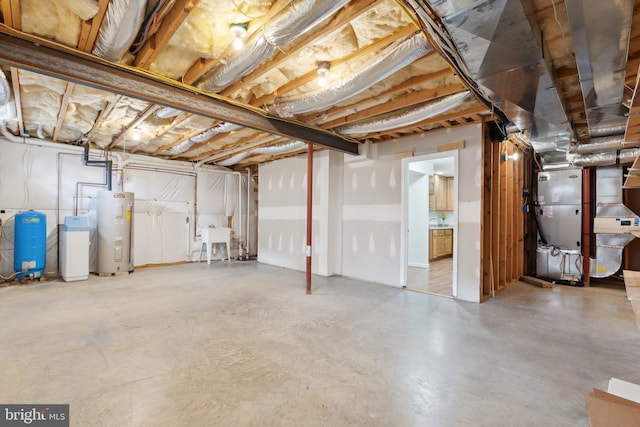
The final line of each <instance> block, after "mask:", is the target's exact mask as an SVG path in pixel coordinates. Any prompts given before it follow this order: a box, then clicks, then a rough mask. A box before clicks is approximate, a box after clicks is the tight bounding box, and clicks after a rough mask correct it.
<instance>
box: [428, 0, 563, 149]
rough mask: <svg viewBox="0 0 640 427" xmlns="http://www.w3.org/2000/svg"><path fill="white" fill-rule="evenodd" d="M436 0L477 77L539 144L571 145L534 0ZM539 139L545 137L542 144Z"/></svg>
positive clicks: (547, 146)
mask: <svg viewBox="0 0 640 427" xmlns="http://www.w3.org/2000/svg"><path fill="white" fill-rule="evenodd" d="M430 3H431V5H432V6H433V8H435V9H436V10H437V11H438V12H439V13H440V15H442V16H443V22H444V24H445V26H446V29H447V30H448V32H449V34H450V35H451V37H452V38H453V40H454V42H455V45H456V47H457V49H458V51H459V53H460V55H461V56H462V58H463V60H464V62H465V64H466V66H467V69H468V71H469V74H470V76H471V78H472V79H473V80H474V81H475V82H477V84H478V86H479V87H480V88H481V89H482V90H483V91H484V92H485V93H486V95H487V96H488V97H489V99H491V101H492V102H493V103H494V104H495V105H496V106H497V107H498V108H499V109H500V110H502V112H504V114H505V115H506V116H507V117H508V118H509V120H511V121H512V122H513V123H514V124H515V125H516V126H517V127H518V128H519V129H520V130H522V131H523V132H525V134H526V135H527V136H528V137H529V139H530V140H531V142H532V145H533V146H534V149H535V150H538V149H542V150H557V149H558V148H559V147H561V146H564V145H566V146H567V147H568V141H570V140H571V139H572V135H573V130H572V129H571V125H570V123H569V121H568V119H567V115H566V112H565V110H564V108H563V106H562V103H561V101H560V97H559V95H558V91H557V89H556V87H555V84H554V81H553V79H552V78H551V74H550V72H549V69H550V67H549V66H548V65H547V63H546V62H545V57H544V55H543V52H542V49H541V48H540V46H539V44H538V42H537V37H538V34H539V30H538V29H537V23H536V21H535V13H534V12H535V10H534V8H533V7H532V6H531V4H530V1H528V0H522V1H515V0H479V1H473V0H431V1H430ZM530 17H531V18H530ZM536 141H540V142H541V144H539V146H538V147H536V145H535V142H536ZM563 141H567V144H565V143H564V142H563Z"/></svg>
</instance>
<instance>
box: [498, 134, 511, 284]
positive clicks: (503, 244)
mask: <svg viewBox="0 0 640 427" xmlns="http://www.w3.org/2000/svg"><path fill="white" fill-rule="evenodd" d="M499 146H500V157H498V162H499V164H500V165H499V167H500V178H499V182H500V190H499V194H500V202H499V205H500V210H499V211H498V224H499V225H500V236H499V238H498V240H497V243H498V246H499V247H500V254H499V256H498V266H499V270H498V272H499V278H498V288H499V289H501V290H502V289H503V288H504V287H505V286H506V285H507V256H508V255H507V250H508V247H509V245H508V244H507V229H508V228H507V226H508V223H507V167H506V164H505V162H504V161H503V160H502V157H503V155H504V154H505V153H506V152H505V144H504V143H501V144H499Z"/></svg>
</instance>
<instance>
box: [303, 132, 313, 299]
mask: <svg viewBox="0 0 640 427" xmlns="http://www.w3.org/2000/svg"><path fill="white" fill-rule="evenodd" d="M312 208H313V144H312V143H310V142H309V143H307V247H306V248H305V250H306V254H307V295H311V225H312V220H313V218H312V211H313V209H312Z"/></svg>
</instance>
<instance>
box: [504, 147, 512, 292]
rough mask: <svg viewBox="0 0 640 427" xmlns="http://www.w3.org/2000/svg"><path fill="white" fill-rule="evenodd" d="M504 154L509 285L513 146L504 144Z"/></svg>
mask: <svg viewBox="0 0 640 427" xmlns="http://www.w3.org/2000/svg"><path fill="white" fill-rule="evenodd" d="M503 144H504V153H505V154H506V160H504V161H503V162H502V163H503V166H504V169H505V205H504V210H503V212H504V220H505V237H506V240H507V241H506V252H505V258H506V259H505V278H506V284H509V283H511V281H512V280H513V279H514V274H513V259H514V255H515V254H514V253H513V241H514V236H513V223H514V221H513V161H512V160H511V155H512V153H513V144H511V143H509V142H504V143H503Z"/></svg>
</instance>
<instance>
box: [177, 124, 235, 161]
mask: <svg viewBox="0 0 640 427" xmlns="http://www.w3.org/2000/svg"><path fill="white" fill-rule="evenodd" d="M241 127H242V126H239V125H236V124H234V123H229V122H223V123H220V124H219V125H217V126H214V127H212V128H210V129H208V130H206V131H204V132H202V133H199V134H197V135H195V136H192V137H191V138H189V139H187V140H184V141H182V142H181V143H180V144H178V145H176V146H174V147H171V148H169V149H167V150H165V153H169V154H178V153H183V152H185V151H187V150H188V149H189V148H191V146H192V145H193V144H197V143H200V142H205V141H208V140H209V139H211V138H213V137H214V136H215V135H217V134H219V133H227V132H231V131H234V130H238V129H240V128H241Z"/></svg>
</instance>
